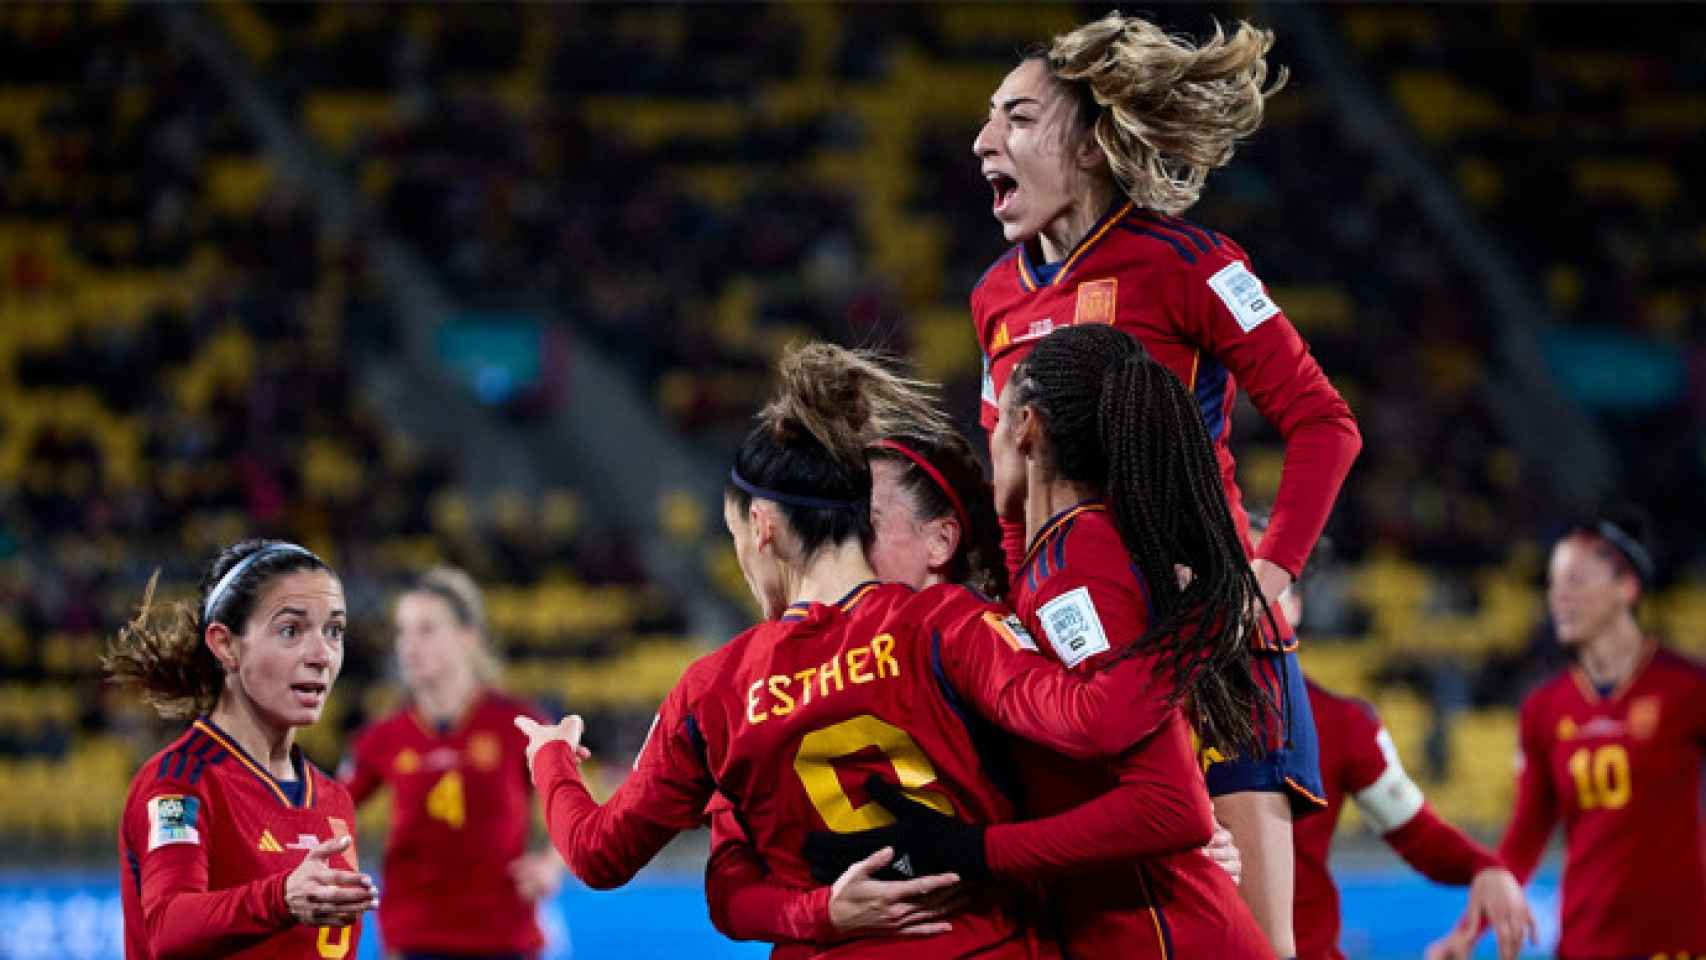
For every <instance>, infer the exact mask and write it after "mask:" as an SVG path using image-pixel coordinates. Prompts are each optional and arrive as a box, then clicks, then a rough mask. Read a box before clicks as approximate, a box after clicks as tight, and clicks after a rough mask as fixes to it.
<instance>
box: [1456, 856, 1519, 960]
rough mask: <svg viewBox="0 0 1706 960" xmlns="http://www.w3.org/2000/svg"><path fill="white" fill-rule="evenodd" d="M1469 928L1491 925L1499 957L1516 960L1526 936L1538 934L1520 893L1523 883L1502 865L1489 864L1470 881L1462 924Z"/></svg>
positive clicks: (1479, 928)
mask: <svg viewBox="0 0 1706 960" xmlns="http://www.w3.org/2000/svg"><path fill="white" fill-rule="evenodd" d="M1462 925H1463V926H1464V927H1466V928H1467V929H1469V930H1474V931H1480V930H1481V929H1483V928H1484V927H1491V928H1492V929H1493V936H1494V937H1495V938H1496V939H1497V940H1498V943H1499V960H1515V958H1516V955H1517V954H1518V953H1521V952H1522V943H1523V940H1524V939H1525V938H1526V939H1527V940H1528V941H1529V942H1533V941H1534V940H1535V939H1536V937H1537V929H1536V927H1535V923H1534V914H1533V913H1532V912H1531V911H1530V910H1529V909H1528V898H1527V897H1524V896H1523V894H1522V884H1520V883H1517V882H1516V877H1515V876H1514V875H1513V874H1512V873H1511V872H1510V871H1509V870H1506V869H1504V868H1503V867H1488V868H1487V869H1485V870H1482V871H1481V872H1480V873H1477V874H1475V879H1474V880H1473V881H1472V882H1471V883H1470V884H1469V909H1468V910H1467V911H1466V912H1465V914H1464V917H1463V924H1462Z"/></svg>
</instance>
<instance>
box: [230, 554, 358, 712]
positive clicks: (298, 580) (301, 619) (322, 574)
mask: <svg viewBox="0 0 1706 960" xmlns="http://www.w3.org/2000/svg"><path fill="white" fill-rule="evenodd" d="M344 620H345V615H344V588H343V584H341V583H339V582H338V579H337V578H336V577H334V576H332V575H331V574H329V573H327V572H326V571H324V570H300V571H297V572H295V573H287V574H284V575H282V576H279V577H275V578H273V580H272V581H271V582H269V583H268V584H267V585H266V587H265V588H264V589H263V590H262V591H261V595H260V598H259V599H258V600H257V602H256V603H255V609H254V612H253V613H251V614H250V615H249V620H248V623H246V624H245V625H244V627H243V634H242V636H241V637H240V638H239V639H238V641H237V643H236V650H237V682H238V683H239V684H240V685H241V687H242V692H243V694H244V695H245V696H246V697H247V698H248V699H249V701H250V703H251V704H253V706H254V707H255V708H256V709H257V710H258V711H259V712H260V714H261V716H262V717H264V718H265V719H267V720H268V721H270V722H271V723H273V724H274V725H276V726H278V727H306V726H311V725H313V724H314V723H315V722H316V721H318V720H319V719H320V711H321V710H322V709H324V708H325V706H326V698H327V697H328V696H329V695H331V692H332V683H333V682H334V681H336V680H337V679H338V671H339V670H340V669H341V668H342V667H343V664H344ZM229 682H230V678H229V675H228V677H227V683H229Z"/></svg>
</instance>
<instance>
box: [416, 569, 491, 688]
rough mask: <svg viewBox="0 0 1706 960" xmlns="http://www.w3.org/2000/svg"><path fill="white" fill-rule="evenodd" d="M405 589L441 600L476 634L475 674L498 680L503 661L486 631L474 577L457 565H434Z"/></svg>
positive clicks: (485, 679)
mask: <svg viewBox="0 0 1706 960" xmlns="http://www.w3.org/2000/svg"><path fill="white" fill-rule="evenodd" d="M404 592H405V593H425V594H429V595H431V596H435V597H437V598H439V599H440V600H443V601H444V605H445V606H447V607H449V608H450V615H451V616H452V617H453V618H455V620H456V622H457V624H458V625H459V626H461V627H463V628H464V629H467V630H472V631H474V632H475V633H476V634H478V635H479V643H477V644H475V645H474V648H473V651H472V654H471V656H472V657H473V661H474V676H475V677H477V678H478V679H479V680H480V682H481V683H484V684H492V683H496V682H497V680H498V678H499V676H501V675H502V672H503V664H502V663H501V662H500V661H499V659H498V655H497V654H496V653H495V652H494V651H493V650H492V645H491V640H490V638H489V637H488V636H487V635H486V600H485V596H484V595H483V594H482V593H481V592H480V585H479V584H477V583H475V582H474V578H473V577H470V576H469V575H468V573H467V572H466V571H464V570H462V569H461V568H459V567H452V566H449V565H443V566H437V567H433V568H432V569H431V570H428V571H427V572H425V573H423V574H421V575H420V576H419V577H417V578H415V582H414V583H412V584H410V585H409V589H408V590H406V591H404Z"/></svg>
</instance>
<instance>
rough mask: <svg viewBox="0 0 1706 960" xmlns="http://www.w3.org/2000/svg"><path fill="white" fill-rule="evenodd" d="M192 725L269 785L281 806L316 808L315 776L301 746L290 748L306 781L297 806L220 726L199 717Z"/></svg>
mask: <svg viewBox="0 0 1706 960" xmlns="http://www.w3.org/2000/svg"><path fill="white" fill-rule="evenodd" d="M192 726H194V727H195V729H197V730H199V731H201V733H202V734H203V735H205V736H206V737H207V738H208V739H210V740H212V741H213V742H214V743H217V744H219V745H220V746H221V747H224V748H225V752H226V753H229V754H231V755H232V756H233V757H236V758H237V762H238V763H241V764H242V765H243V766H244V767H245V768H247V769H248V771H249V772H250V773H252V774H254V775H255V777H256V779H258V780H260V781H261V783H263V784H265V785H266V787H267V789H269V790H271V791H272V792H273V795H274V796H276V797H278V802H279V803H282V804H284V805H285V806H287V807H291V808H292V809H300V810H306V809H308V808H309V807H312V806H313V805H314V776H313V773H312V771H310V770H309V769H308V764H307V763H306V762H304V761H303V759H302V748H301V747H299V746H296V745H294V744H293V745H291V748H290V762H291V764H292V765H294V766H295V767H296V770H297V772H298V773H299V774H300V775H301V777H302V781H303V783H302V803H300V804H294V803H291V802H290V795H289V794H287V793H285V792H284V788H283V787H281V786H279V781H278V778H277V777H274V776H273V775H272V774H270V773H268V772H267V769H266V768H265V767H263V766H261V765H260V764H259V763H258V762H256V760H255V758H254V757H251V756H249V753H248V751H246V750H244V749H243V748H242V747H241V746H239V745H238V743H237V740H236V738H235V737H232V736H231V735H230V734H229V733H226V732H225V731H224V730H222V729H220V727H219V725H218V724H216V723H214V722H213V720H212V719H211V718H209V717H206V716H201V717H197V718H196V721H195V723H194V724H192Z"/></svg>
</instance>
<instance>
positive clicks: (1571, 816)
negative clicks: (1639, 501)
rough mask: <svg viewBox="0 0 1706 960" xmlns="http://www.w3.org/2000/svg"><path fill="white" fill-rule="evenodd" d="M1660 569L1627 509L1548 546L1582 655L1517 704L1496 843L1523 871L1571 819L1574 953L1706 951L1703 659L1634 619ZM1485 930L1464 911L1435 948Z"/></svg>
mask: <svg viewBox="0 0 1706 960" xmlns="http://www.w3.org/2000/svg"><path fill="white" fill-rule="evenodd" d="M1653 573H1654V568H1653V560H1652V554H1651V553H1650V552H1649V551H1648V549H1647V547H1646V546H1645V545H1644V544H1643V542H1642V539H1641V535H1640V533H1639V532H1638V531H1637V530H1636V525H1635V524H1634V523H1632V522H1630V519H1629V518H1626V517H1624V518H1616V517H1602V518H1598V519H1593V520H1589V521H1587V522H1584V523H1580V524H1577V525H1575V526H1573V527H1572V528H1571V529H1570V530H1569V531H1568V532H1567V533H1565V535H1564V537H1563V538H1562V539H1560V540H1559V541H1558V543H1557V545H1556V546H1554V547H1553V549H1552V558H1551V562H1550V566H1549V569H1548V572H1547V577H1548V583H1547V590H1546V602H1547V606H1548V607H1549V608H1550V610H1551V614H1552V624H1553V627H1554V629H1555V630H1556V631H1557V635H1558V641H1559V642H1560V643H1562V644H1563V645H1564V646H1565V647H1566V648H1567V649H1569V650H1570V651H1572V652H1573V653H1574V654H1575V657H1576V663H1575V666H1572V667H1571V668H1569V670H1567V671H1565V672H1564V673H1563V674H1561V675H1559V676H1557V677H1555V678H1553V679H1552V680H1551V681H1549V682H1547V683H1546V684H1544V685H1543V686H1541V687H1540V688H1539V689H1537V690H1535V691H1534V692H1533V693H1531V694H1529V696H1528V698H1527V699H1526V700H1524V701H1523V704H1522V709H1521V713H1520V716H1519V721H1518V723H1519V731H1520V732H1519V737H1520V741H1521V746H1522V759H1521V773H1520V774H1519V777H1518V780H1517V796H1516V812H1515V815H1514V816H1512V818H1511V823H1510V827H1509V828H1508V829H1507V830H1506V831H1505V838H1504V842H1503V843H1501V844H1500V845H1499V855H1500V856H1501V857H1502V858H1503V859H1504V861H1505V862H1506V863H1507V864H1509V865H1510V868H1511V870H1512V871H1513V872H1515V874H1516V875H1517V876H1518V877H1519V878H1521V879H1523V880H1525V881H1526V880H1527V879H1528V877H1529V876H1531V875H1532V874H1533V873H1534V868H1535V866H1536V865H1537V864H1538V863H1539V862H1540V856H1541V854H1542V853H1544V852H1545V849H1546V842H1547V840H1548V838H1550V836H1551V834H1552V828H1553V826H1554V825H1556V824H1557V822H1558V821H1559V820H1562V821H1563V822H1564V898H1563V901H1564V902H1563V906H1562V910H1561V919H1562V927H1563V932H1562V933H1563V935H1562V937H1561V938H1560V940H1559V943H1558V956H1559V957H1561V958H1564V960H1585V958H1589V957H1595V958H1603V957H1688V956H1700V955H1702V954H1706V911H1703V910H1702V909H1701V906H1702V905H1703V904H1706V858H1703V856H1702V852H1701V851H1702V847H1701V843H1702V840H1703V839H1706V836H1703V831H1702V823H1701V807H1700V788H1701V767H1702V763H1706V666H1702V665H1701V664H1700V663H1698V662H1696V661H1694V660H1691V659H1689V658H1687V657H1684V656H1681V655H1680V654H1677V653H1673V652H1671V651H1669V650H1665V649H1663V648H1661V647H1659V646H1658V645H1657V644H1656V643H1655V642H1654V641H1653V640H1652V639H1651V638H1649V637H1647V636H1645V635H1644V634H1642V632H1641V628H1640V626H1639V625H1638V624H1637V623H1636V622H1635V607H1636V605H1637V604H1638V603H1639V602H1640V599H1641V594H1642V591H1643V590H1644V589H1645V588H1646V587H1647V586H1648V585H1650V584H1651V583H1652V579H1653ZM1478 933H1479V931H1478V930H1476V929H1475V928H1474V926H1473V925H1471V924H1469V923H1460V924H1459V927H1458V929H1456V930H1454V931H1453V932H1452V933H1451V934H1449V935H1448V936H1447V937H1446V939H1445V940H1444V941H1442V942H1441V943H1439V944H1436V945H1435V948H1434V949H1433V951H1431V953H1430V955H1431V956H1437V957H1467V956H1468V955H1469V952H1470V950H1471V949H1472V947H1473V946H1474V941H1475V937H1476V935H1477V934H1478Z"/></svg>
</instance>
